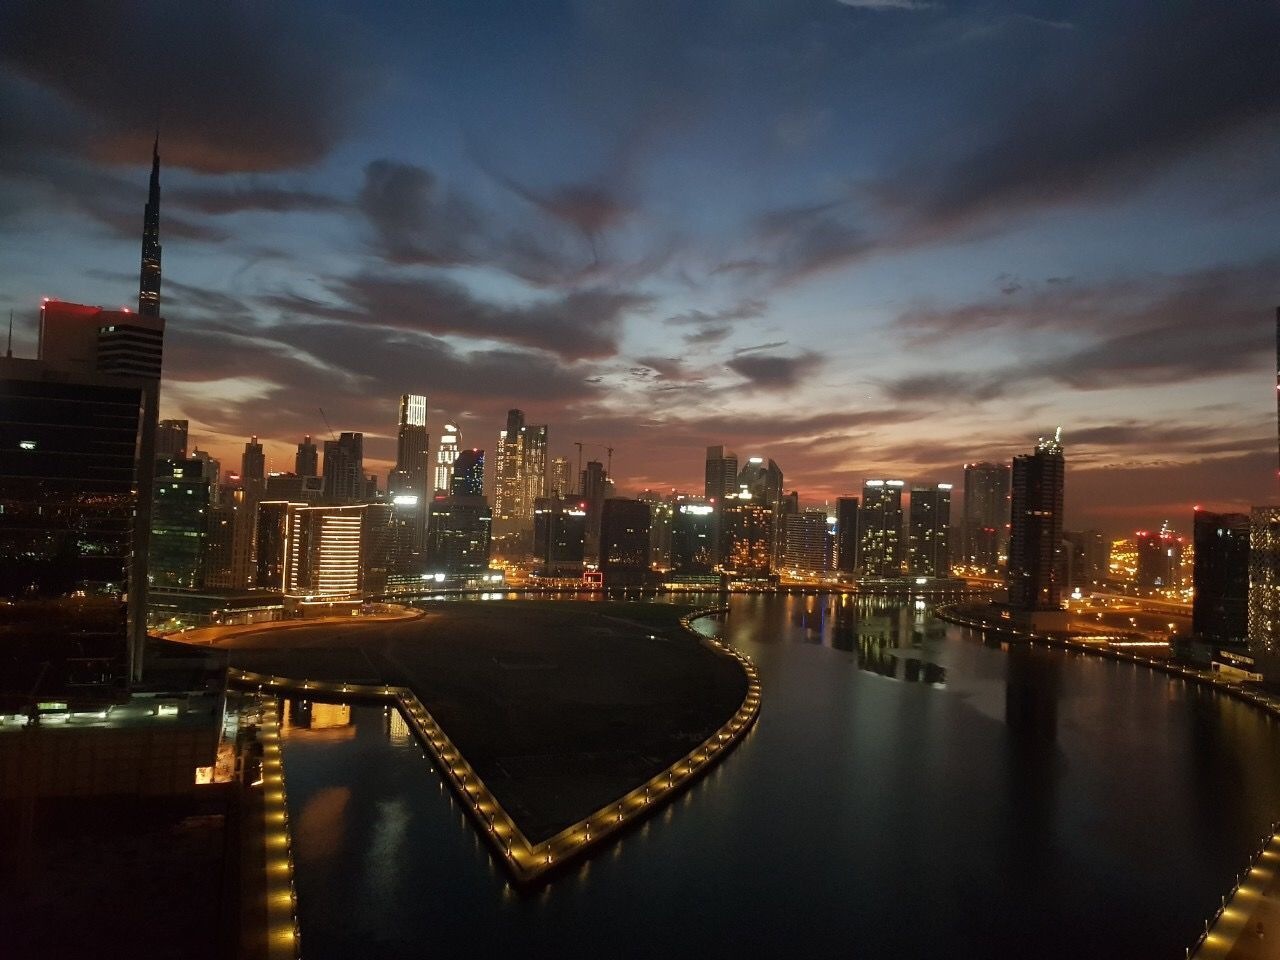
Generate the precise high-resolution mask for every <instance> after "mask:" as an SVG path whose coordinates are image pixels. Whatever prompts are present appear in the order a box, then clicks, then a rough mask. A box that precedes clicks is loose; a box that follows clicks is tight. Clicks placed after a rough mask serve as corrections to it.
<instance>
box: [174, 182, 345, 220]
mask: <svg viewBox="0 0 1280 960" xmlns="http://www.w3.org/2000/svg"><path fill="white" fill-rule="evenodd" d="M164 200H165V204H166V208H167V207H168V206H170V205H173V206H178V207H185V208H186V209H189V210H199V211H200V212H201V213H212V214H226V213H240V212H242V211H246V210H262V211H266V212H268V213H318V212H324V211H329V210H341V209H343V208H345V207H346V206H348V203H347V201H345V200H342V199H340V198H338V197H333V196H330V195H328V194H324V193H316V192H314V191H310V190H291V189H287V188H284V187H276V186H269V185H264V184H248V185H242V186H234V187H226V188H221V189H220V188H213V187H205V188H190V187H189V188H186V189H178V190H170V191H168V192H167V193H166V194H165V197H164ZM167 219H168V214H167V212H166V221H167Z"/></svg>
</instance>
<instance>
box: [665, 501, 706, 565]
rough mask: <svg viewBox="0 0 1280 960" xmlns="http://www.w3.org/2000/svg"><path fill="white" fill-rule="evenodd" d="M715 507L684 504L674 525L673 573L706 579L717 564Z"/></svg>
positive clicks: (672, 543)
mask: <svg viewBox="0 0 1280 960" xmlns="http://www.w3.org/2000/svg"><path fill="white" fill-rule="evenodd" d="M715 536H716V520H715V507H713V506H711V504H709V503H681V504H679V505H678V506H677V507H676V513H675V517H674V518H673V519H672V524H671V569H672V572H674V573H677V574H681V573H683V574H695V575H706V574H709V573H711V571H712V568H713V567H714V566H715V562H716V559H715V558H716V544H715Z"/></svg>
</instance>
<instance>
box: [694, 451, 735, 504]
mask: <svg viewBox="0 0 1280 960" xmlns="http://www.w3.org/2000/svg"><path fill="white" fill-rule="evenodd" d="M737 492H738V455H737V454H736V453H725V451H724V447H723V446H715V447H707V464H706V479H705V482H704V485H703V495H704V496H705V497H706V499H707V500H708V501H709V502H710V501H715V502H717V503H718V502H719V501H720V500H721V499H722V498H723V497H725V496H727V495H728V494H731V493H737Z"/></svg>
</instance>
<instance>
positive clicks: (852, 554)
mask: <svg viewBox="0 0 1280 960" xmlns="http://www.w3.org/2000/svg"><path fill="white" fill-rule="evenodd" d="M858 504H859V501H858V498H857V497H837V498H836V551H835V552H836V570H838V571H839V572H840V573H842V574H844V575H845V576H847V577H851V576H853V575H854V574H856V573H857V572H858V537H859V533H858V512H859V511H858Z"/></svg>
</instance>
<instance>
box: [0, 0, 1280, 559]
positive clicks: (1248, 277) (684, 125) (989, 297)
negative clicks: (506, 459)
mask: <svg viewBox="0 0 1280 960" xmlns="http://www.w3.org/2000/svg"><path fill="white" fill-rule="evenodd" d="M1277 49H1280V3H1276V2H1274V0H1235V2H1233V3H1230V4H1223V3H1221V2H1203V3H1196V2H1184V0H1157V2H1149V3H1140V2H1120V3H1117V2H1115V0H1104V2H1081V0H1072V2H1061V3H1058V2H1034V0H1024V2H1013V3H996V2H990V3H985V2H984V3H967V2H960V0H956V2H952V0H937V2H924V0H812V2H810V0H736V2H721V0H700V2H679V3H669V2H664V0H637V2H631V0H583V2H580V3H555V2H538V3H532V2H521V3H514V2H513V3H488V2H481V0H467V2H457V3H439V2H431V0H413V2H388V3H381V4H354V3H351V4H342V3H335V2H331V0H307V2H303V0H273V2H272V3H268V4H263V3H252V2H245V0H229V2H225V3H217V4H173V3H165V2H159V0H155V2H150V0H135V2H105V0H104V2H92V0H86V2H77V3H72V2H62V3H47V2H32V0H10V2H8V3H6V4H5V5H4V9H3V11H0V68H2V69H0V309H12V310H13V311H14V315H15V333H14V339H15V354H18V355H33V354H34V350H35V334H36V325H37V307H38V304H39V301H40V298H41V297H42V296H51V297H56V298H59V299H64V300H72V301H78V302H82V303H93V304H101V305H103V306H106V307H112V308H114V307H119V306H132V305H135V304H136V299H137V277H138V262H139V245H140V235H141V226H142V208H143V204H144V202H145V199H146V182H147V174H148V171H149V166H150V154H151V143H152V137H153V135H154V131H155V128H156V125H157V123H158V124H159V128H160V152H161V155H162V165H163V174H162V182H163V202H162V213H161V240H162V242H163V245H164V286H163V292H162V297H163V309H162V312H163V314H164V316H165V317H166V320H167V330H166V343H165V360H164V380H163V385H162V401H161V413H162V416H166V417H185V418H187V419H189V420H190V421H191V433H192V435H193V436H194V437H195V442H196V444H198V445H199V446H200V448H202V449H205V450H209V451H211V452H212V453H213V454H214V455H215V456H218V457H220V458H221V459H222V460H223V463H224V464H225V465H228V466H230V467H232V468H234V467H236V466H237V465H238V463H239V456H240V451H241V450H242V449H243V444H244V441H245V440H246V439H247V438H248V436H249V435H251V434H255V435H257V436H259V437H260V438H261V439H262V440H263V442H264V443H265V445H266V448H267V456H268V468H269V469H273V470H288V469H291V468H292V463H293V450H294V446H295V445H296V443H297V442H298V440H299V439H300V438H301V436H302V435H303V434H307V433H309V434H312V435H314V436H316V437H317V438H323V437H325V436H327V434H328V427H327V426H326V423H325V419H326V418H327V420H328V423H329V424H331V425H332V428H333V430H335V431H342V430H360V431H363V432H364V434H365V449H366V458H367V460H366V462H367V465H369V466H370V467H371V468H377V469H379V470H380V471H385V469H386V468H387V467H388V466H389V465H390V460H391V459H392V458H393V456H394V434H395V418H396V407H397V398H398V396H399V394H401V393H404V392H413V393H424V394H426V396H427V397H428V401H429V404H430V417H429V426H430V428H431V433H432V437H433V443H434V440H435V438H438V436H439V433H440V428H441V425H442V424H443V423H444V422H445V421H446V420H448V421H453V422H456V423H458V424H459V425H460V428H461V431H462V435H463V440H464V442H465V443H466V444H467V445H468V446H478V447H482V448H485V449H488V450H492V449H493V446H494V442H495V440H496V437H497V431H498V430H499V429H500V428H501V427H502V425H503V423H504V421H505V412H506V410H507V409H508V408H511V407H519V408H521V409H523V410H524V411H525V413H526V417H527V420H528V421H529V422H531V423H547V424H549V427H550V437H551V452H552V454H553V455H562V456H566V457H568V458H570V460H571V461H576V458H577V452H576V448H575V447H574V445H573V444H574V442H575V441H581V442H583V443H584V445H585V451H586V456H587V457H588V458H591V457H596V458H600V459H603V458H604V455H605V451H604V448H605V446H606V445H609V446H612V447H613V448H614V453H613V465H614V475H615V478H616V481H617V485H618V487H619V489H620V490H622V491H624V492H627V491H635V490H639V489H641V488H645V487H673V486H674V487H677V488H680V489H684V490H690V491H693V492H700V490H701V486H702V471H703V456H704V448H705V447H706V446H707V445H711V444H725V445H727V446H728V447H729V448H730V449H732V450H735V451H736V452H737V453H738V454H739V455H740V456H741V457H744V458H745V457H747V456H766V457H772V458H773V459H775V460H776V461H777V462H778V464H779V465H780V466H781V467H782V469H783V471H784V472H785V475H786V486H787V488H788V489H796V490H798V491H799V492H800V495H801V500H802V502H803V503H806V504H815V505H816V504H820V503H822V502H823V501H824V500H826V499H829V498H834V497H835V496H839V495H845V494H851V493H856V492H857V489H858V488H859V487H860V485H861V482H862V480H863V479H864V478H867V477H901V478H904V479H907V480H908V481H916V482H938V481H942V482H955V483H957V484H958V483H961V482H962V477H963V464H964V463H965V462H967V461H971V460H983V459H993V460H994V459H1001V460H1007V459H1009V458H1010V457H1011V456H1013V455H1015V454H1018V453H1023V452H1028V451H1029V450H1030V449H1031V448H1032V447H1033V446H1034V443H1035V440H1036V438H1037V437H1038V436H1040V435H1043V434H1047V433H1049V432H1051V431H1052V430H1053V429H1054V428H1055V427H1057V426H1061V427H1062V429H1063V439H1064V443H1065V447H1066V453H1067V461H1068V479H1067V484H1068V485H1067V498H1066V499H1067V517H1066V520H1067V526H1068V528H1086V527H1097V528H1100V529H1103V530H1104V531H1106V532H1108V533H1110V534H1113V535H1120V534H1122V533H1123V532H1125V531H1130V530H1133V529H1136V528H1138V527H1150V526H1155V525H1158V524H1159V523H1160V522H1161V521H1163V520H1166V519H1167V520H1170V521H1171V522H1172V524H1173V526H1174V527H1175V528H1178V529H1182V530H1186V529H1187V528H1189V526H1190V517H1191V511H1192V509H1193V506H1194V505H1197V504H1199V505H1202V506H1205V507H1208V508H1216V509H1247V508H1248V507H1249V505H1251V504H1257V503H1268V502H1274V501H1275V500H1276V499H1277V497H1276V491H1275V483H1276V456H1277V454H1276V410H1275V407H1274V405H1273V404H1272V401H1271V397H1272V396H1273V391H1274V386H1273V371H1274V367H1273V361H1274V353H1273V349H1274V335H1275V327H1274V323H1275V310H1276V307H1277V305H1280V229H1277V224H1278V223H1280V151H1278V148H1280V60H1278V59H1277V58H1276V56H1275V51H1276V50H1277ZM321 408H323V411H324V415H323V416H322V414H321V412H320V410H321ZM957 514H958V507H957Z"/></svg>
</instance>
